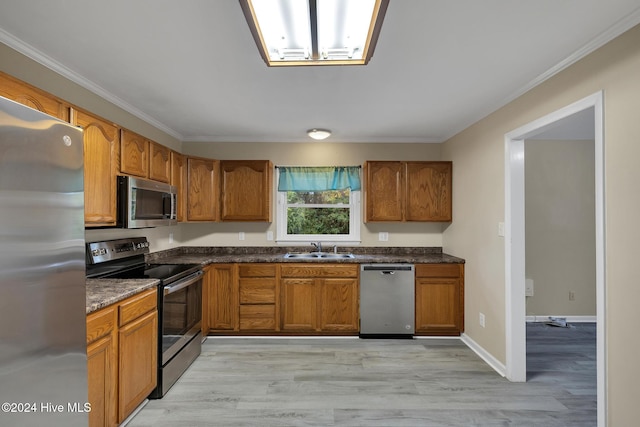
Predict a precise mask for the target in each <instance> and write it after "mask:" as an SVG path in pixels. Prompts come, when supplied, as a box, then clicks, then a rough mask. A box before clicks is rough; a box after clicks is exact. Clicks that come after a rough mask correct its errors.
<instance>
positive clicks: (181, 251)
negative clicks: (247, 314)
mask: <svg viewBox="0 0 640 427" xmlns="http://www.w3.org/2000/svg"><path fill="white" fill-rule="evenodd" d="M287 252H293V253H304V252H311V250H309V248H306V247H299V246H297V247H188V246H183V247H180V248H175V249H170V250H167V251H161V252H154V253H151V254H148V255H147V258H146V260H147V262H151V263H158V264H201V265H207V264H223V263H244V262H255V263H260V262H265V263H275V262H281V263H300V262H314V263H340V264H374V263H394V264H395V263H410V264H442V263H445V264H464V262H465V260H464V259H462V258H458V257H455V256H452V255H448V254H445V253H443V252H442V248H438V247H435V248H434V247H425V248H404V247H403V248H399V247H395V248H394V247H384V248H376V247H367V248H361V247H340V248H339V249H338V253H353V254H354V258H312V259H309V258H303V259H301V258H285V257H284V254H286V253H287Z"/></svg>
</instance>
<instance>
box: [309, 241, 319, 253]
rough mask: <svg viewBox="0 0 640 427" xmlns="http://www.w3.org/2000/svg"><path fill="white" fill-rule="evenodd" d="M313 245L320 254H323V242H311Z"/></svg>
mask: <svg viewBox="0 0 640 427" xmlns="http://www.w3.org/2000/svg"><path fill="white" fill-rule="evenodd" d="M311 245H312V246H313V247H314V248H316V249H317V250H318V252H322V242H311Z"/></svg>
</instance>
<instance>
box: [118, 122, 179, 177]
mask: <svg viewBox="0 0 640 427" xmlns="http://www.w3.org/2000/svg"><path fill="white" fill-rule="evenodd" d="M120 140H121V150H122V160H121V164H120V171H121V172H122V173H123V174H127V175H134V176H139V177H142V178H149V179H152V180H154V181H159V182H166V183H167V184H168V183H169V182H170V180H171V150H170V149H169V148H167V147H165V146H163V145H160V144H158V143H156V142H153V141H150V140H148V139H147V138H145V137H143V136H141V135H138V134H137V133H135V132H131V131H129V130H126V129H123V130H122V136H121V138H120Z"/></svg>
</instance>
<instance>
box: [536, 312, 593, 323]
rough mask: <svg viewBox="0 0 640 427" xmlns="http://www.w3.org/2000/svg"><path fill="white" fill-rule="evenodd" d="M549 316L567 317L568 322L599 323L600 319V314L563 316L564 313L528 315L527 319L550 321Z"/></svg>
mask: <svg viewBox="0 0 640 427" xmlns="http://www.w3.org/2000/svg"><path fill="white" fill-rule="evenodd" d="M549 317H562V318H565V319H567V323H597V321H598V316H562V315H555V314H554V315H551V316H546V315H545V316H541V315H535V316H527V317H526V321H527V322H529V323H536V322H543V323H544V322H548V321H549Z"/></svg>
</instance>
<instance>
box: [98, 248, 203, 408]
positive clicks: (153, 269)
mask: <svg viewBox="0 0 640 427" xmlns="http://www.w3.org/2000/svg"><path fill="white" fill-rule="evenodd" d="M147 253H149V242H148V241H147V239H146V237H135V238H127V239H119V240H108V241H103V242H93V243H87V277H88V278H110V279H143V278H151V279H159V280H160V285H159V287H158V317H159V319H158V329H159V330H158V386H157V387H156V389H155V390H154V391H153V392H152V393H151V395H150V396H149V397H150V398H152V399H159V398H161V397H162V396H164V395H165V393H166V392H167V391H168V390H169V388H171V386H172V385H173V384H174V383H175V382H176V381H177V380H178V378H180V376H181V375H182V373H183V372H184V371H185V370H186V369H187V368H188V367H189V365H191V363H192V362H193V361H194V360H195V359H196V358H197V357H198V355H199V354H200V348H201V344H202V332H201V325H202V274H203V273H202V268H201V266H200V265H194V264H149V263H146V262H145V258H144V255H145V254H147Z"/></svg>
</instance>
